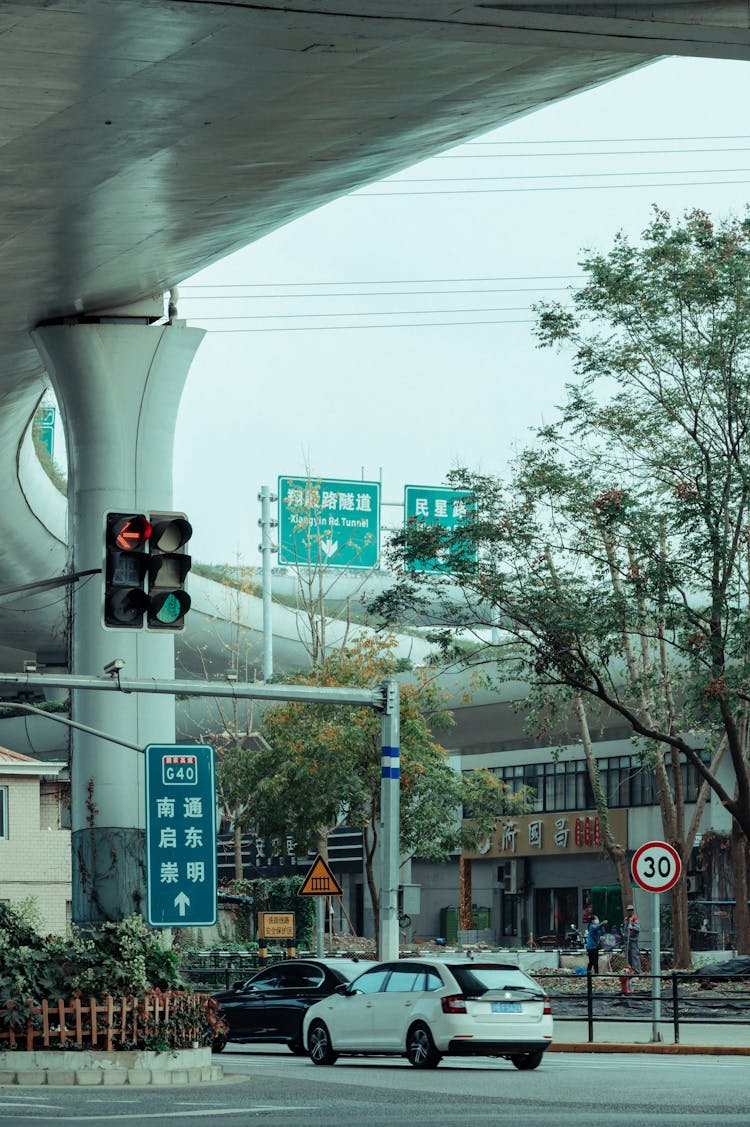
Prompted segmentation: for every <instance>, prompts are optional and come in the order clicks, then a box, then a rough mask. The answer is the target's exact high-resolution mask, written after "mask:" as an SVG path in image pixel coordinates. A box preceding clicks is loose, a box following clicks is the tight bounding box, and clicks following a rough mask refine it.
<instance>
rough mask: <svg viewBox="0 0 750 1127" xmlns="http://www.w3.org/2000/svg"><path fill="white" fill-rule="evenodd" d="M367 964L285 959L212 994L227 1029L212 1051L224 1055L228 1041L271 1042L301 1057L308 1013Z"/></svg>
mask: <svg viewBox="0 0 750 1127" xmlns="http://www.w3.org/2000/svg"><path fill="white" fill-rule="evenodd" d="M367 965H368V964H367V962H364V961H362V960H360V959H344V958H342V959H286V960H285V961H284V962H281V963H274V965H273V966H270V967H266V968H265V969H264V970H261V971H258V973H257V974H255V975H253V977H252V978H249V979H248V980H247V982H236V983H235V984H234V986H233V987H232V989H231V990H222V991H221V992H220V993H218V994H214V998H215V999H216V1001H217V1002H218V1003H219V1005H220V1006H221V1017H222V1018H223V1019H224V1021H225V1022H226V1023H227V1025H228V1026H229V1032H228V1033H227V1034H226V1035H221V1036H216V1037H214V1041H213V1046H212V1047H213V1051H214V1052H215V1053H220V1052H221V1051H222V1049H223V1048H224V1047H225V1046H226V1044H227V1042H228V1041H239V1042H242V1043H245V1044H248V1043H250V1042H253V1041H255V1042H263V1041H266V1042H271V1041H273V1042H278V1043H279V1044H282V1045H288V1046H289V1048H290V1049H291V1051H292V1052H293V1053H298V1054H300V1055H303V1054H304V1053H305V1049H304V1046H303V1042H302V1019H303V1017H304V1016H305V1011H306V1010H307V1009H308V1007H309V1006H311V1005H312V1004H313V1003H314V1002H319V1001H320V1000H321V999H322V998H327V997H328V995H329V994H332V993H333V992H334V990H335V989H336V987H337V986H340V985H341V983H342V982H351V980H352V979H353V978H356V977H357V975H358V974H361V973H362V971H363V970H366V969H367Z"/></svg>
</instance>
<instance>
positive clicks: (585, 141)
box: [464, 133, 750, 146]
mask: <svg viewBox="0 0 750 1127" xmlns="http://www.w3.org/2000/svg"><path fill="white" fill-rule="evenodd" d="M647 141H653V143H654V144H659V143H661V142H664V141H750V133H706V134H703V133H695V134H688V135H687V136H680V137H550V139H549V140H548V141H543V140H536V141H533V140H526V141H480V140H475V141H466V142H465V143H464V144H465V145H466V146H470V145H472V146H473V145H498V146H500V145H614V144H618V145H629V144H633V145H640V144H641V143H645V142H647Z"/></svg>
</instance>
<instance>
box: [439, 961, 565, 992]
mask: <svg viewBox="0 0 750 1127" xmlns="http://www.w3.org/2000/svg"><path fill="white" fill-rule="evenodd" d="M448 970H449V971H450V972H451V974H452V975H453V977H454V978H455V979H456V981H457V982H458V984H459V986H460V987H461V990H462V992H463V993H464V994H466V995H467V996H468V997H470V998H476V997H478V996H479V995H480V994H484V993H486V992H487V991H488V990H523V991H524V993H527V994H532V995H537V994H538V995H539V997H540V998H541V997H542V995H543V993H544V991H543V990H542V989H541V988H540V987H539V986H537V984H536V983H535V982H534V981H533V980H532V979H530V978H529V977H528V975H526V974H524V973H523V971H521V970H518V969H517V968H516V967H502V966H491V965H490V966H482V964H481V963H474V964H473V965H472V966H467V965H466V964H465V963H464V964H460V963H457V964H451V965H449V966H448Z"/></svg>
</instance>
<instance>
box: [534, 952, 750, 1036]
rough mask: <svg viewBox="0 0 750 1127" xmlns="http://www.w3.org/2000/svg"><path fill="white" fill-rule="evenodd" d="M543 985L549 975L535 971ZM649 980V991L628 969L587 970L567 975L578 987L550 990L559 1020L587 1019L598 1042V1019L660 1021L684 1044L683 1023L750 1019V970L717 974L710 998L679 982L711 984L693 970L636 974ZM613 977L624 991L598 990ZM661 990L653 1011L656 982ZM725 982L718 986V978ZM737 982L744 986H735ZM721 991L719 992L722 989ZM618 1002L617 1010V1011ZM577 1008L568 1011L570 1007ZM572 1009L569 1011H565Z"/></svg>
mask: <svg viewBox="0 0 750 1127" xmlns="http://www.w3.org/2000/svg"><path fill="white" fill-rule="evenodd" d="M535 977H536V978H537V981H538V982H539V983H540V985H544V984H545V977H546V976H545V975H541V974H537V975H536V976H535ZM637 978H638V981H639V983H640V982H641V981H643V980H645V981H647V982H648V983H649V984H650V988H649V989H647V990H641V989H635V987H634V985H633V980H632V977H631V976H629V975H625V974H594V975H591V974H583V975H576V976H574V977H573V978H570V979H566V982H576V983H578V982H580V988H579V990H577V991H575V992H568V991H565V992H562V991H555V990H554V989H550V990H549V994H550V998H551V999H552V1009H553V1013H554V1017H555V1023H556V1024H557V1023H562V1022H568V1021H570V1022H572V1021H576V1022H581V1021H585V1022H586V1024H587V1028H588V1041H589V1042H592V1043H593V1041H594V1031H595V1026H596V1025H597V1024H606V1023H610V1022H615V1023H617V1024H618V1025H621V1024H623V1023H628V1022H631V1023H638V1024H641V1025H642V1024H643V1023H644V1022H652V1023H654V1022H655V1023H656V1024H657V1025H659V1026H670V1025H671V1026H672V1029H673V1033H674V1043H675V1044H676V1045H678V1044H679V1043H680V1027H681V1026H683V1025H706V1024H710V1025H730V1026H731V1025H744V1026H747V1025H748V1023H750V975H731V976H730V975H726V976H725V975H722V976H720V977H719V976H717V977H716V978H712V979H711V980H710V981H711V982H712V983H713V988H712V990H711V992H710V994H709V993H708V991H707V996H706V997H701V998H698V997H695V996H694V995H692V994H691V995H688V996H685V995H682V996H681V994H680V985H681V984H685V983H690V985H692V986H695V985H696V984H701V985H703V984H707V982H708V980H707V979H706V978H699V977H697V976H696V975H695V974H694V973H693V972H690V971H677V970H672V971H668V972H667V973H666V974H660V975H652V974H648V973H643V974H640V975H638V976H637ZM602 980H604V981H607V980H612V981H614V982H617V983H618V985H619V988H620V989H619V992H618V991H612V990H597V989H595V988H594V983H595V982H600V981H602ZM655 980H656V981H657V982H658V984H659V986H660V990H659V1004H658V1009H657V1011H656V1013H655V1012H654V996H653V988H654V981H655ZM718 982H720V983H721V986H720V987H719V986H718V985H717V983H718ZM736 983H742V984H744V988H742V989H740V988H736V989H735V988H733V985H734V984H736ZM717 991H718V993H717ZM615 1006H618V1007H619V1008H618V1011H617V1012H616V1013H615V1012H612V1010H613V1008H614V1007H615ZM571 1010H572V1011H573V1012H569V1011H571ZM566 1011H568V1012H566Z"/></svg>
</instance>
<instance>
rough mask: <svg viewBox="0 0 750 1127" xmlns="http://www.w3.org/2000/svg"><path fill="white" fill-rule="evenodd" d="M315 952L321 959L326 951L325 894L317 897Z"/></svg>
mask: <svg viewBox="0 0 750 1127" xmlns="http://www.w3.org/2000/svg"><path fill="white" fill-rule="evenodd" d="M315 931H316V936H315V953H316V955H317V956H318V958H319V959H320V958H321V957H322V956H323V955H325V953H326V945H325V931H326V898H325V896H316V897H315Z"/></svg>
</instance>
